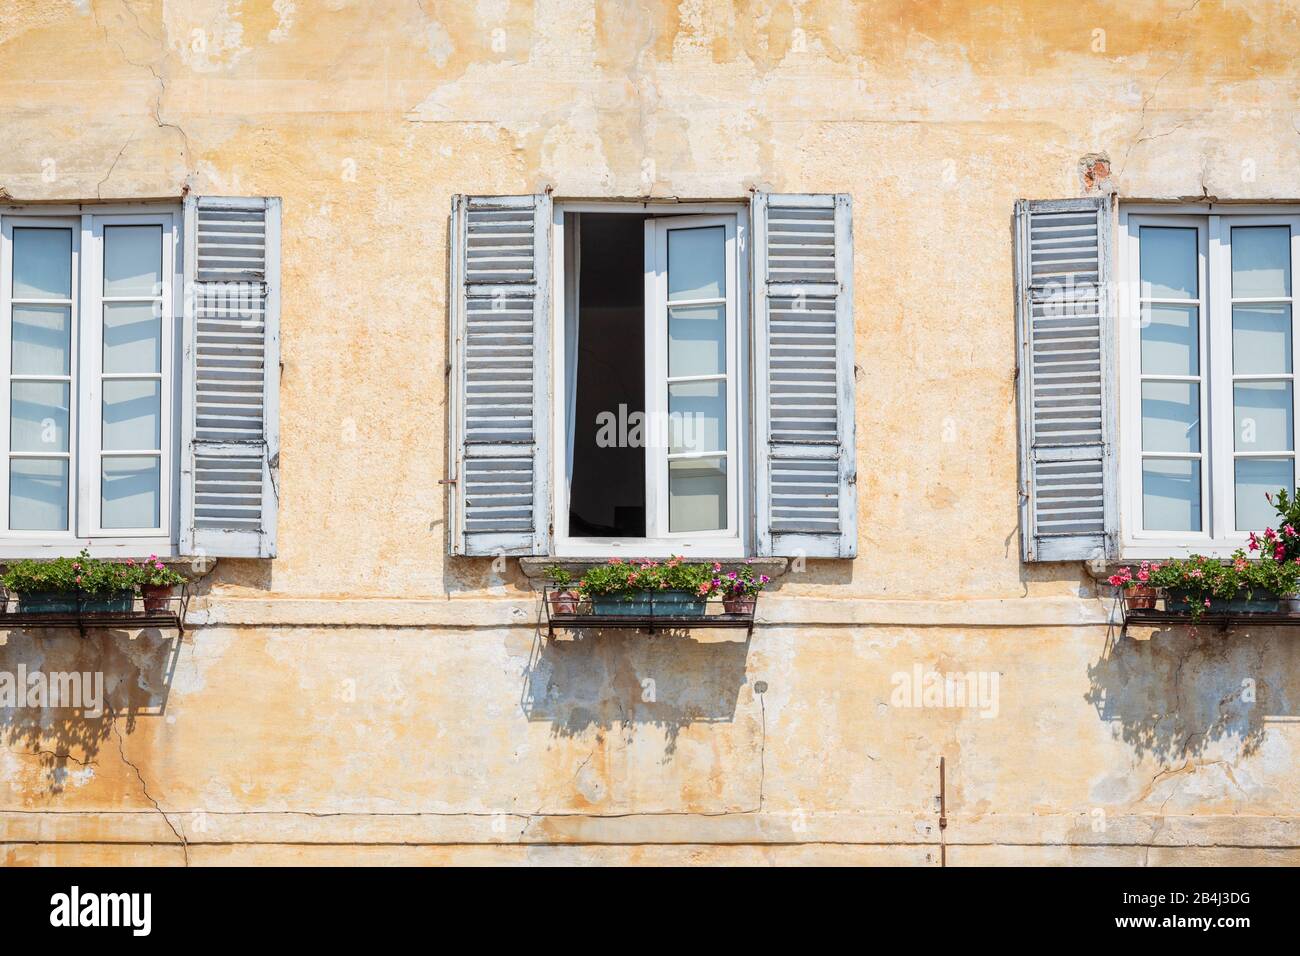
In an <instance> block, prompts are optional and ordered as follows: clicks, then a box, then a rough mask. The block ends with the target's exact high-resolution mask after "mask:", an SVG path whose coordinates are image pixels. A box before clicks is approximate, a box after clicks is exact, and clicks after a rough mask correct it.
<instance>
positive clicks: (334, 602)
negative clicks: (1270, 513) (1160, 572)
mask: <svg viewBox="0 0 1300 956" xmlns="http://www.w3.org/2000/svg"><path fill="white" fill-rule="evenodd" d="M1110 613H1111V606H1110V603H1109V602H1105V601H1100V600H1095V599H1094V600H1086V599H1082V598H1073V597H1053V598H985V599H978V600H963V599H954V600H951V601H943V600H893V601H891V600H878V599H872V598H823V597H797V596H790V597H778V596H775V595H764V596H763V597H761V598H759V601H758V607H757V609H756V615H755V620H756V622H757V623H758V625H760V626H767V627H855V626H870V625H887V626H891V627H894V626H896V627H1086V626H1104V625H1106V624H1107V623H1109V621H1110ZM540 617H541V606H540V597H530V598H517V597H516V598H452V599H445V598H444V599H437V598H428V599H423V598H243V597H221V596H216V597H213V596H208V597H206V598H204V599H203V600H201V601H196V602H195V603H194V604H192V605H191V607H190V612H189V616H188V619H187V627H190V628H193V627H409V628H502V627H535V626H537V625H538V624H539V619H540Z"/></svg>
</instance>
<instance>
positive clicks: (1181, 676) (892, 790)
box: [0, 0, 1300, 864]
mask: <svg viewBox="0 0 1300 956" xmlns="http://www.w3.org/2000/svg"><path fill="white" fill-rule="evenodd" d="M1296 9H1297V8H1296V5H1295V4H1290V3H1286V4H1284V3H1266V2H1254V3H1237V2H1215V0H1200V2H1192V0H1187V2H1177V3H1175V2H1167V3H1161V2H1155V3H1151V4H1142V5H1135V4H1123V3H1076V4H1069V5H1059V4H1046V3H1038V2H1033V0H1020V2H1006V3H1001V4H998V5H996V6H994V5H989V4H985V3H981V2H975V0H971V2H945V3H913V2H908V0H891V2H863V3H850V2H844V0H841V2H818V0H808V2H788V3H787V2H774V3H746V2H736V3H731V4H710V3H702V2H682V3H679V4H674V3H660V4H650V3H642V4H633V3H603V4H596V3H594V2H592V0H538V2H534V3H528V2H521V0H480V2H478V3H468V2H467V3H442V2H435V0H409V2H398V0H394V2H390V3H384V4H374V3H363V2H360V0H320V2H311V3H306V2H298V3H295V2H293V0H275V2H274V3H271V2H262V0H256V2H255V0H242V2H241V0H154V2H148V0H138V2H137V0H69V2H63V3H61V2H58V0H42V2H36V0H23V2H10V3H6V4H4V6H3V11H2V12H0V129H2V130H3V134H4V140H5V149H4V151H3V156H0V189H2V190H3V193H4V194H7V195H8V196H9V197H12V199H13V201H15V202H27V201H33V202H35V201H69V200H93V199H100V198H102V199H137V198H148V197H176V196H179V195H180V194H181V192H182V191H183V190H186V189H188V190H191V191H195V192H199V193H227V194H267V195H278V196H281V197H283V200H284V230H283V233H284V236H283V286H284V290H283V320H282V321H283V328H282V354H283V362H284V370H283V376H282V384H281V434H282V454H281V497H280V521H279V525H280V526H279V552H280V556H279V557H278V558H277V559H276V560H274V561H270V562H239V561H222V562H221V563H220V564H219V566H218V568H217V570H216V571H215V573H214V574H213V575H212V576H211V578H210V579H209V582H208V583H209V585H210V593H209V594H208V596H207V601H206V604H207V606H206V607H205V608H203V609H201V610H200V612H199V617H198V621H199V622H206V626H202V627H200V628H199V629H197V630H195V631H193V632H191V633H188V634H186V636H185V638H184V641H183V642H181V643H180V644H179V645H176V644H175V643H174V642H172V641H168V640H164V639H163V638H160V637H156V636H150V635H147V634H146V635H142V636H138V637H132V636H129V635H124V634H101V635H96V636H92V637H91V638H89V639H87V640H86V641H84V642H83V641H81V640H79V639H78V638H75V637H69V636H66V635H63V636H59V635H44V636H32V635H28V634H21V633H16V632H14V633H10V634H8V636H7V639H6V638H5V637H3V636H0V640H4V641H5V643H4V644H3V646H2V647H0V669H5V670H9V671H13V670H14V669H16V667H17V666H18V665H19V664H20V663H21V664H24V665H25V666H26V667H28V668H29V669H37V668H45V669H47V670H56V669H58V670H92V671H93V670H102V671H103V672H104V673H105V675H106V679H107V681H108V683H109V687H110V691H111V693H110V701H111V704H112V707H113V711H112V713H113V714H115V715H116V716H115V718H114V719H108V718H103V719H99V720H92V719H86V718H83V717H78V716H75V715H70V714H69V712H67V711H49V710H47V711H32V710H26V711H22V710H19V711H10V712H0V736H2V737H3V746H4V749H3V750H0V780H2V781H3V784H0V860H3V861H6V862H12V863H25V862H114V861H129V862H181V861H182V860H184V859H189V860H191V861H193V862H211V863H222V862H250V861H252V862H260V861H268V860H269V861H298V860H300V861H304V862H342V861H352V860H363V861H374V862H379V861H385V860H396V861H410V862H442V861H465V862H526V861H540V862H687V861H692V862H719V863H728V862H760V861H783V862H796V861H821V862H847V861H855V862H882V863H883V862H889V863H915V864H937V862H938V861H939V855H940V853H939V842H940V834H939V830H938V816H939V814H938V806H937V801H936V795H937V793H938V790H939V783H938V763H939V759H940V757H943V758H944V759H945V762H946V767H947V774H948V786H947V793H946V798H947V813H948V817H949V819H950V824H949V827H948V829H947V831H946V833H945V834H944V837H945V839H946V842H947V843H948V849H947V858H948V861H949V862H950V863H986V862H1039V861H1042V862H1116V863H1140V862H1151V863H1164V862H1185V861H1195V862H1206V861H1209V862H1223V861H1225V860H1232V861H1236V862H1253V863H1267V862H1292V863H1294V862H1297V860H1300V851H1297V849H1296V848H1297V847H1300V809H1298V807H1297V800H1298V798H1297V795H1296V794H1297V787H1296V784H1297V773H1296V769H1295V757H1294V748H1295V747H1296V746H1297V744H1300V725H1298V724H1297V722H1296V706H1297V705H1296V703H1295V701H1296V700H1297V699H1300V658H1298V657H1297V650H1296V647H1297V645H1296V643H1295V639H1294V637H1292V636H1291V635H1290V634H1289V633H1285V632H1283V633H1276V632H1260V633H1250V634H1246V633H1233V634H1231V635H1228V636H1226V637H1225V636H1222V635H1219V634H1217V633H1210V632H1209V631H1208V630H1206V629H1203V630H1202V633H1201V634H1199V635H1191V634H1188V633H1187V632H1186V631H1185V630H1171V631H1168V632H1161V633H1157V634H1155V635H1153V636H1149V638H1148V635H1145V634H1142V635H1134V636H1130V637H1126V638H1123V639H1119V637H1118V635H1115V634H1108V629H1107V627H1106V625H1105V620H1106V609H1105V607H1104V606H1103V603H1102V602H1101V601H1100V600H1098V599H1097V597H1096V588H1095V586H1094V585H1093V583H1092V579H1091V578H1090V577H1089V576H1088V575H1087V574H1086V573H1085V572H1084V570H1083V569H1082V568H1081V567H1080V566H1078V565H1067V566H1061V567H1048V568H1037V567H1035V568H1029V567H1026V566H1024V565H1023V564H1022V563H1021V562H1020V561H1019V545H1018V538H1017V494H1016V446H1015V436H1016V428H1015V400H1014V378H1013V373H1014V364H1015V356H1014V347H1013V345H1014V333H1013V322H1012V310H1013V300H1012V284H1011V283H1012V268H1011V261H1012V260H1011V248H1010V242H1011V229H1010V220H1011V211H1012V204H1013V202H1014V200H1015V199H1016V198H1017V197H1020V196H1028V197H1049V196H1068V195H1077V194H1079V193H1080V191H1081V190H1082V188H1083V186H1082V183H1081V179H1080V168H1079V164H1080V160H1081V158H1082V157H1084V156H1085V155H1087V154H1092V153H1101V154H1105V155H1106V156H1107V157H1109V160H1110V163H1111V168H1112V171H1113V185H1114V186H1115V187H1116V188H1117V189H1118V190H1119V192H1120V194H1121V196H1123V197H1127V198H1172V197H1196V198H1200V197H1205V196H1209V197H1215V198H1218V199H1224V200H1235V199H1300V162H1297V160H1298V159H1300V155H1298V153H1300V108H1297V106H1296V103H1297V102H1300V98H1298V97H1297V93H1300V90H1298V89H1297V85H1298V84H1297V79H1296V74H1295V70H1294V62H1295V60H1296V58H1297V55H1300V39H1298V37H1300V33H1298V32H1297V30H1296ZM547 186H549V187H552V188H553V190H554V193H555V195H556V196H559V197H610V198H613V197H632V196H642V195H647V194H648V195H652V196H658V197H669V196H676V197H679V198H705V197H707V198H737V197H743V196H745V195H747V192H748V190H749V189H750V188H751V187H754V186H762V187H770V188H773V189H778V190H784V191H799V192H817V191H843V192H848V193H851V194H852V196H853V203H854V226H855V250H854V252H855V280H854V281H855V295H856V303H855V311H856V321H857V346H856V347H857V365H858V367H859V379H858V407H857V431H858V435H859V449H858V451H859V456H860V461H859V467H858V471H859V476H860V478H859V482H858V486H857V487H858V494H859V508H860V511H859V514H860V520H859V526H860V535H861V540H860V543H859V555H860V556H859V557H858V558H857V559H856V560H854V561H852V562H822V563H818V562H812V563H810V564H809V566H808V568H807V569H806V570H804V571H802V572H800V573H792V574H790V575H788V576H787V577H786V578H785V579H784V580H783V582H782V585H781V588H780V590H779V591H778V592H777V594H776V595H775V599H774V600H772V601H770V602H767V603H768V607H767V610H766V611H765V614H766V615H767V616H768V618H769V620H770V622H771V623H769V624H768V625H766V626H763V627H760V628H759V629H758V630H757V632H756V633H755V635H754V638H753V640H752V642H750V643H749V644H745V643H736V642H723V641H713V640H709V639H705V638H701V639H699V640H691V639H667V638H653V639H652V638H648V637H644V636H636V637H629V636H627V635H618V634H610V635H595V636H592V637H589V638H588V639H586V640H583V641H580V642H574V641H560V642H555V643H552V642H544V641H540V640H539V639H538V638H537V636H536V635H535V633H534V628H533V626H532V622H533V621H534V619H535V617H536V613H537V609H536V602H535V600H533V599H531V598H530V596H529V594H528V592H527V591H526V586H525V582H524V581H523V578H522V576H521V575H520V573H519V571H518V568H517V566H516V564H515V563H514V562H510V563H509V565H508V566H506V567H505V568H501V567H494V566H493V565H492V564H491V562H488V561H473V560H456V561H451V560H448V559H447V558H445V557H444V550H445V545H444V531H445V522H444V512H443V500H442V495H441V491H440V486H439V485H438V483H437V482H438V479H439V478H440V477H442V476H443V471H444V467H443V462H444V461H445V457H446V456H445V448H444V440H445V421H444V407H445V392H444V384H443V383H444V379H443V375H442V369H443V365H444V360H445V315H446V301H445V300H446V288H445V287H446V270H445V261H446V254H447V250H446V235H447V230H446V217H447V212H448V209H449V204H450V197H451V195H452V194H453V193H456V192H465V193H518V192H531V191H535V190H538V189H541V188H544V187H547ZM918 665H919V666H920V667H921V668H923V669H924V670H926V671H930V670H936V671H940V672H983V673H986V674H990V673H992V674H997V675H998V680H999V697H998V708H997V713H996V715H991V714H990V715H988V716H981V715H980V713H979V711H978V710H976V709H970V708H967V709H952V708H929V707H901V706H897V701H896V700H891V695H892V693H893V691H894V685H893V682H892V677H893V675H895V674H897V673H910V672H912V671H913V668H914V667H916V666H918ZM646 679H651V680H653V681H654V693H653V697H654V699H653V700H646V699H644V698H645V696H646V689H645V687H646V685H645V684H644V683H643V682H644V681H645V680H646ZM1243 682H1248V683H1246V684H1243ZM1243 687H1248V688H1249V689H1250V691H1251V692H1250V693H1244V692H1243ZM1245 698H1253V699H1245ZM42 811H49V812H42ZM182 834H183V835H184V837H185V838H186V841H187V842H188V843H189V846H188V849H186V850H183V849H182V848H180V847H179V846H174V845H173V844H178V841H179V837H180V836H181V835H182ZM351 844H366V845H367V848H366V850H365V851H364V853H362V852H361V851H358V850H356V849H355V848H354V847H353V846H351ZM448 844H458V845H457V846H456V847H454V848H451V847H449V846H447V845H448ZM634 844H635V845H636V846H634ZM642 844H647V845H642Z"/></svg>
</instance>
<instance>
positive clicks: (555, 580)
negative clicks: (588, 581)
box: [545, 564, 573, 588]
mask: <svg viewBox="0 0 1300 956" xmlns="http://www.w3.org/2000/svg"><path fill="white" fill-rule="evenodd" d="M545 574H546V577H547V578H548V579H549V580H550V582H551V583H552V584H554V585H555V586H556V587H557V588H567V587H568V586H569V585H570V584H572V583H573V575H572V574H570V573H569V571H568V569H567V568H562V567H560V566H559V565H558V564H552V565H551V566H550V567H549V568H547V569H546V571H545Z"/></svg>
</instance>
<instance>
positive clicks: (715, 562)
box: [713, 561, 722, 571]
mask: <svg viewBox="0 0 1300 956" xmlns="http://www.w3.org/2000/svg"><path fill="white" fill-rule="evenodd" d="M713 570H714V571H721V570H722V565H721V564H719V563H718V562H717V561H714V562H713Z"/></svg>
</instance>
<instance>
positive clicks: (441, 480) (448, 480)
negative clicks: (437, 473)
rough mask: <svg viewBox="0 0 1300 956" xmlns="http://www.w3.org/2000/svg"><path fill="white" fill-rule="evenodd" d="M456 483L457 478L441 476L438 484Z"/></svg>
mask: <svg viewBox="0 0 1300 956" xmlns="http://www.w3.org/2000/svg"><path fill="white" fill-rule="evenodd" d="M455 483H456V479H455V478H439V479H438V484H440V485H454V484H455Z"/></svg>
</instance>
